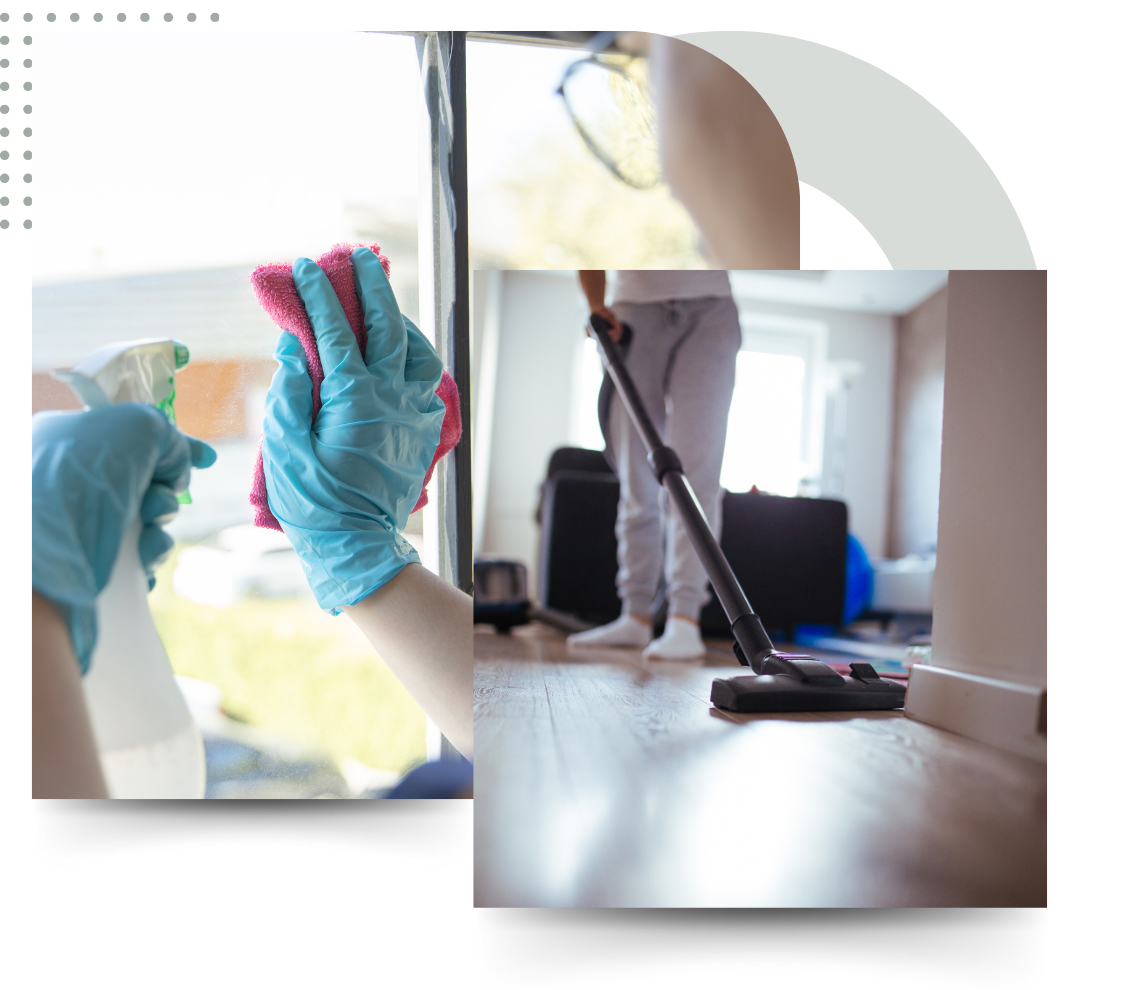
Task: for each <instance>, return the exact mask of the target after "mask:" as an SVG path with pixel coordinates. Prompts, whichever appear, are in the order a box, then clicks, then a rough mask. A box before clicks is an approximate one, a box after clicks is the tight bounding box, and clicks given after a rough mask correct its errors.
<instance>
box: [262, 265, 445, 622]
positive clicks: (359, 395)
mask: <svg viewBox="0 0 1125 990" xmlns="http://www.w3.org/2000/svg"><path fill="white" fill-rule="evenodd" d="M352 266H353V268H354V270H355V284H356V292H357V294H358V296H359V300H360V304H361V305H362V307H363V321H364V324H365V326H366V327H367V355H366V361H365V360H364V358H363V356H361V355H360V353H359V345H358V344H357V343H356V339H355V334H353V333H352V330H351V327H350V326H349V325H348V320H347V317H346V316H345V315H344V311H343V309H342V308H341V306H340V301H339V299H337V298H336V293H335V291H334V290H333V289H332V284H331V283H330V282H329V281H328V276H326V275H325V274H324V272H323V271H321V269H320V268H319V267H318V266H317V265H316V264H315V263H314V262H312V261H310V260H309V259H307V258H298V259H297V261H295V262H294V263H293V281H294V283H295V284H296V286H297V293H298V295H300V297H301V301H302V302H303V303H304V305H305V310H306V312H307V313H308V316H309V322H310V323H311V324H312V328H313V332H314V333H315V334H316V344H317V350H318V351H319V353H320V360H321V363H322V364H323V366H324V382H323V384H322V385H321V387H320V397H321V402H322V403H323V405H322V406H321V409H320V412H319V413H318V414H317V417H316V422H315V423H313V422H312V381H311V379H310V378H309V370H308V360H307V358H306V357H305V352H304V350H303V348H302V347H301V342H300V341H299V340H298V339H297V338H296V337H294V336H293V334H291V333H283V334H282V335H281V340H280V341H279V342H278V345H277V355H276V356H277V360H278V364H279V367H278V369H277V372H276V373H275V374H274V377H273V382H272V383H271V385H270V389H269V393H268V394H267V396H266V422H265V430H264V433H263V438H262V461H263V465H264V468H265V475H266V486H267V488H268V490H269V507H270V511H271V512H272V513H273V514H274V516H275V517H276V518H277V521H278V522H279V523H280V524H281V528H282V529H283V530H284V531H285V534H286V535H287V536H288V537H289V539H290V542H292V544H293V548H294V549H295V550H296V551H297V555H298V557H299V558H300V560H301V565H302V567H303V568H304V571H305V575H306V577H307V578H308V581H309V585H310V587H311V588H312V590H313V594H315V595H316V599H317V601H318V602H319V603H320V607H321V608H324V609H328V610H330V611H332V612H333V613H336V612H338V611H339V610H340V606H342V605H354V604H355V603H356V602H358V601H360V600H361V599H363V598H366V597H367V596H368V595H369V594H371V592H373V591H375V590H376V589H377V588H380V587H382V586H383V585H384V584H386V583H387V581H389V580H390V579H391V578H393V577H394V576H395V575H396V574H397V573H398V572H399V571H400V570H402V568H403V567H405V566H406V565H407V564H409V563H417V562H418V554H417V552H416V551H415V550H414V548H413V547H412V546H411V545H410V544H409V543H408V542H407V541H406V540H405V539H403V537H402V535H401V530H402V528H403V526H405V525H406V520H407V518H408V517H409V515H410V512H411V510H412V509H413V508H414V504H415V502H417V501H418V496H419V494H421V491H422V482H423V479H424V478H425V475H426V469H427V468H428V467H429V466H430V462H431V460H432V459H433V456H434V451H435V450H437V445H438V439H439V437H440V435H441V423H442V419H443V418H444V416H445V406H444V404H443V403H442V401H441V399H440V398H438V396H437V395H436V394H435V389H436V388H437V385H438V382H439V381H440V380H441V373H442V364H441V358H439V357H438V355H437V352H436V351H434V349H433V347H432V346H431V345H430V343H429V341H428V340H426V338H425V337H424V336H422V333H421V331H419V330H418V328H417V327H416V326H414V324H413V323H411V322H410V321H409V320H407V319H405V318H404V317H403V316H402V314H401V313H399V309H398V303H397V302H396V301H395V297H394V293H393V292H392V291H391V285H390V282H389V281H388V280H387V276H386V274H385V273H384V272H383V267H382V265H380V264H379V259H378V258H376V257H375V255H374V254H373V253H372V252H371V251H369V250H368V249H367V248H356V249H355V251H353V252H352Z"/></svg>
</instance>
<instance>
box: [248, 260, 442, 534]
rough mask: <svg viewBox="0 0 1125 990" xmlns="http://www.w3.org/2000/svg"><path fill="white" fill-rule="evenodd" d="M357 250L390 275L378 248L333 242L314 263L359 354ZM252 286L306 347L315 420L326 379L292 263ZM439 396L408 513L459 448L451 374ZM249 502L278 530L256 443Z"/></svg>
mask: <svg viewBox="0 0 1125 990" xmlns="http://www.w3.org/2000/svg"><path fill="white" fill-rule="evenodd" d="M357 247H365V248H370V249H371V251H373V252H374V254H375V256H376V257H377V258H378V259H379V261H380V263H381V264H382V265H383V271H385V272H386V273H387V274H388V275H390V273H391V263H390V261H389V260H388V259H387V257H386V256H385V255H384V254H383V252H382V251H381V250H380V248H379V245H378V244H375V243H369V244H337V245H336V246H335V247H333V248H332V250H330V251H327V252H325V253H324V254H322V255H321V256H320V257H319V258H317V259H316V263H317V264H318V265H319V266H320V267H321V269H322V270H323V271H324V274H325V275H327V276H328V281H329V282H331V283H332V288H333V289H335V290H336V296H337V297H338V298H339V300H340V305H341V306H342V307H343V310H344V314H345V315H346V316H347V318H348V323H349V324H350V326H351V328H352V332H353V333H354V334H355V339H356V341H357V342H358V343H359V352H360V354H364V355H365V354H366V353H367V327H365V326H364V325H363V309H362V307H361V305H360V302H359V296H358V295H357V294H356V290H355V275H354V273H353V271H352V257H351V255H352V251H353V250H355V249H356V248H357ZM250 283H251V284H252V285H253V286H254V294H255V295H256V296H257V297H258V302H259V303H260V304H261V306H262V308H263V309H264V310H265V311H266V312H267V313H268V314H269V315H270V318H271V319H272V320H273V321H274V323H276V324H277V325H278V326H279V327H280V328H281V329H282V330H286V331H288V332H289V333H291V334H293V336H295V337H296V338H297V339H298V340H299V341H300V342H301V346H302V347H304V349H305V356H306V357H307V358H308V361H309V377H310V378H311V379H312V395H313V409H312V415H313V421H314V422H315V421H316V414H317V413H318V412H320V404H321V403H320V384H321V382H323V381H324V368H323V367H322V366H321V363H320V354H319V352H318V351H317V349H316V335H315V334H314V333H313V328H312V324H311V323H310V322H309V318H308V315H307V314H306V313H305V306H304V303H302V302H301V297H300V296H299V295H297V286H296V285H294V283H293V265H292V264H287V265H261V266H260V267H258V268H256V269H255V270H254V273H253V274H252V275H251V276H250ZM437 395H438V397H439V398H440V399H441V401H442V402H443V403H445V418H444V419H443V420H442V423H441V439H440V440H439V441H438V447H437V450H436V451H435V452H434V459H433V460H432V461H431V462H430V467H429V469H428V470H427V471H426V478H425V480H424V481H423V482H422V494H421V495H420V496H419V497H418V501H417V503H415V505H414V509H413V510H412V511H414V512H417V511H418V510H419V509H420V508H422V506H424V505H425V504H426V503H427V502H428V501H429V498H428V496H427V494H426V486H427V485H429V483H430V479H431V478H432V477H433V474H434V467H435V466H436V464H437V462H438V461H440V460H441V459H442V458H443V457H444V456H445V455H446V454H447V453H449V451H450V450H452V449H453V448H454V447H456V446H457V444H458V443H459V442H460V440H461V400H460V396H459V395H458V394H457V385H456V384H455V383H454V381H453V379H452V378H451V377H450V375H449V372H447V371H443V372H442V373H441V382H440V384H439V385H438V387H437ZM250 504H251V505H252V506H254V525H255V526H260V527H262V528H263V529H276V530H278V531H280V530H281V524H280V523H279V522H278V521H277V519H275V518H274V515H273V513H272V512H271V511H270V506H269V498H268V492H267V491H266V474H265V468H264V466H263V464H262V443H261V441H260V440H259V441H258V460H257V463H256V464H255V466H254V480H253V484H252V486H251V489H250Z"/></svg>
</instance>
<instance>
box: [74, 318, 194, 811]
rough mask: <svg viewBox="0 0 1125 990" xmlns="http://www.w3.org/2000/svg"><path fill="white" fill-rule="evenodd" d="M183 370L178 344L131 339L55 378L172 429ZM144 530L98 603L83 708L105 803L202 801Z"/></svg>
mask: <svg viewBox="0 0 1125 990" xmlns="http://www.w3.org/2000/svg"><path fill="white" fill-rule="evenodd" d="M187 363H188V349H187V348H186V347H185V346H184V345H183V344H180V343H178V342H176V341H174V340H166V339H164V340H162V339H158V338H153V339H147V340H133V341H129V342H127V343H121V344H110V345H109V346H108V347H103V348H101V349H100V350H98V351H95V352H94V353H93V354H91V355H90V356H89V357H88V358H86V359H85V360H84V361H82V362H81V363H80V364H78V365H75V367H73V368H71V369H70V370H69V371H56V372H55V377H57V378H60V379H62V380H63V381H65V382H67V383H68V384H69V385H70V386H71V388H73V389H74V391H75V392H76V393H77V394H78V397H79V398H80V399H81V400H82V402H83V403H84V404H85V406H86V407H87V408H88V409H94V408H98V407H100V406H105V405H110V404H114V403H119V402H143V403H146V404H148V405H151V406H156V407H157V408H158V409H160V410H161V411H162V412H164V414H165V415H167V416H168V418H169V419H170V420H171V421H172V422H175V416H174V413H173V408H172V403H173V400H174V399H175V395H176V389H175V374H176V371H177V370H178V369H179V368H182V367H183V366H184V365H186V364H187ZM180 501H181V502H190V501H191V498H190V496H188V495H186V494H185V495H181V496H180ZM140 532H141V520H140V517H139V516H138V517H137V518H135V519H132V520H129V521H128V522H127V524H126V527H125V533H124V536H122V538H121V545H120V546H119V548H118V551H117V560H116V562H115V563H114V565H113V572H112V573H111V575H110V578H109V584H108V585H106V587H105V589H104V590H103V591H102V593H101V594H100V595H99V596H98V601H97V610H98V639H97V643H96V645H95V646H94V653H93V656H92V657H91V658H90V667H89V671H88V672H87V674H86V676H85V677H84V678H83V679H82V686H83V688H84V690H85V694H86V706H87V708H88V709H89V711H90V719H91V721H92V722H93V726H94V738H95V740H96V741H97V744H98V753H99V756H100V757H101V764H102V772H103V774H104V775H105V779H106V784H107V786H108V788H109V793H110V796H111V797H115V798H201V797H203V792H204V788H205V785H206V764H205V761H204V756H203V740H202V738H201V736H200V734H199V729H198V728H197V727H196V725H195V722H194V721H193V720H192V717H191V712H190V711H189V710H188V706H187V703H186V702H185V701H184V696H183V694H182V693H181V692H180V689H179V687H178V686H177V685H176V681H175V677H174V675H173V673H172V666H171V664H170V663H169V662H168V654H167V653H165V652H164V645H163V644H162V643H161V642H160V636H159V634H158V633H157V631H156V625H155V624H154V623H153V621H152V613H151V612H150V611H149V607H148V579H147V578H146V576H145V571H144V567H143V566H142V564H141V558H140V552H139V549H138V540H139V539H140Z"/></svg>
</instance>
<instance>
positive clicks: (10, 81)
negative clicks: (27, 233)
mask: <svg viewBox="0 0 1125 990" xmlns="http://www.w3.org/2000/svg"><path fill="white" fill-rule="evenodd" d="M22 16H23V20H24V22H25V23H30V22H31V21H33V20H34V19H35V15H34V14H23V15H22ZM59 16H60V15H58V14H54V13H50V14H47V21H48V23H51V24H53V23H54V22H55V21H56V20H58V18H59ZM209 16H210V19H211V21H212V23H216V22H218V20H219V15H218V14H211V15H209ZM69 17H70V21H71V23H73V24H77V23H78V22H80V21H81V20H82V16H81V15H80V14H77V13H72V14H70V15H69ZM163 18H164V21H165V23H171V22H172V21H174V20H175V15H173V14H171V13H166V14H164V15H163ZM11 19H12V15H11V14H8V13H6V12H3V11H0V53H2V54H3V55H5V56H6V55H7V54H8V53H9V51H10V49H9V47H8V46H9V45H14V44H18V43H19V41H21V40H22V42H23V44H25V45H28V46H30V45H31V44H32V41H33V38H32V36H31V35H30V34H27V35H24V36H23V38H22V39H20V38H11V37H9V36H8V35H7V34H5V33H2V32H3V30H4V29H3V27H2V26H3V25H5V24H7V23H8V22H9V21H10V20H11ZM116 19H117V23H118V24H124V23H125V22H127V21H128V19H129V18H128V15H127V14H123V13H119V14H117V15H116ZM151 19H152V17H151V15H149V14H147V13H143V14H141V15H140V20H141V22H142V23H148V22H149V21H150V20H151ZM185 19H186V20H187V21H188V22H189V23H194V22H195V21H196V20H197V19H198V15H196V14H194V13H189V14H187V15H186V18H185ZM93 20H94V22H95V23H101V22H102V21H103V20H105V15H103V14H100V13H95V14H94V15H93ZM16 61H17V62H19V59H17V60H16ZM22 64H23V68H24V69H25V70H29V69H31V68H32V64H33V63H32V60H31V59H30V58H25V59H23V62H22ZM12 68H13V66H12V63H11V60H10V59H8V58H7V57H2V58H0V122H2V125H3V126H0V169H3V168H4V163H6V162H7V161H8V160H9V159H10V158H12V156H13V154H20V155H22V156H23V160H24V161H28V162H29V161H31V160H32V158H33V157H34V152H33V150H32V148H31V140H30V139H31V138H32V136H33V131H32V129H31V128H30V127H24V128H23V130H22V135H23V138H24V141H23V143H22V146H21V147H19V148H16V149H15V150H14V151H13V150H12V149H11V148H10V147H9V144H8V139H9V138H12V137H13V135H12V131H11V129H10V128H9V127H8V126H7V124H8V122H9V119H10V118H9V114H15V113H17V112H18V110H19V109H20V108H17V107H12V106H9V105H8V103H7V102H3V101H5V99H6V94H7V93H8V92H9V91H11V90H12V89H17V90H18V89H19V88H22V90H23V92H25V93H30V92H31V91H32V81H31V79H30V78H27V73H26V72H25V74H24V78H22V79H16V78H15V74H14V72H13V73H12V74H9V71H8V70H10V69H12ZM33 109H34V108H33V106H32V104H30V103H25V104H24V105H23V107H22V110H23V113H24V114H26V115H28V116H30V115H31V113H32V110H33ZM17 119H18V118H17ZM16 130H17V131H19V128H18V127H17V128H16ZM20 178H22V180H23V182H24V183H25V184H26V185H31V183H32V180H33V175H32V173H31V172H25V173H24V174H23V176H14V175H9V174H8V173H7V172H4V171H0V187H3V190H4V192H5V193H6V192H7V190H8V188H9V183H15V182H17V181H18V180H19V179H20ZM17 198H18V197H17ZM21 202H22V204H23V206H24V207H25V211H24V212H26V208H28V207H30V206H31V204H32V198H31V196H24V197H23V199H22V200H21ZM11 205H12V200H11V199H10V198H9V197H8V196H7V195H0V230H7V229H8V228H9V227H11V226H12V224H13V222H14V223H17V224H18V223H21V221H20V220H19V219H16V220H15V221H13V220H11V219H10V218H9V215H8V207H9V206H11ZM22 226H23V228H24V229H25V230H31V227H32V223H31V218H30V217H26V216H25V218H24V219H23V221H22Z"/></svg>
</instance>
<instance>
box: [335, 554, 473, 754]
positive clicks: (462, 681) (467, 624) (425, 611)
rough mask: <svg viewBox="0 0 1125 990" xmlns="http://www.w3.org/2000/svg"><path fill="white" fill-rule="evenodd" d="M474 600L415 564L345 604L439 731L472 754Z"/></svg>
mask: <svg viewBox="0 0 1125 990" xmlns="http://www.w3.org/2000/svg"><path fill="white" fill-rule="evenodd" d="M472 610H473V603H472V599H471V598H470V597H469V596H468V595H465V594H462V593H461V592H460V591H458V590H457V589H456V588H454V587H453V586H452V585H450V584H448V583H447V582H445V581H443V580H441V578H439V577H436V576H435V575H434V574H432V573H430V572H429V571H428V570H426V569H425V568H424V567H422V566H421V565H420V564H407V565H406V567H404V568H403V569H402V570H401V571H399V572H398V574H396V575H395V576H394V577H393V578H392V579H391V580H390V581H388V582H387V583H386V584H385V585H383V587H382V588H380V589H379V590H378V591H375V592H372V593H371V594H370V595H368V596H367V597H366V598H365V599H363V601H361V602H358V603H357V604H355V605H352V606H349V607H347V608H345V609H344V612H345V613H346V614H347V615H348V616H349V617H350V618H351V620H352V621H353V622H354V623H355V624H356V625H357V626H358V627H359V629H360V631H361V632H362V633H363V634H364V635H365V636H366V637H367V639H368V641H369V642H370V643H371V645H372V646H373V647H374V648H375V651H376V652H377V653H378V654H379V656H380V657H381V658H382V659H383V662H384V663H386V665H387V666H388V667H390V669H391V671H392V673H394V675H395V677H397V678H398V679H399V681H401V682H402V685H403V687H405V688H406V690H407V691H409V692H410V695H411V697H413V698H414V700H415V701H417V702H418V704H419V705H420V706H421V707H422V709H423V711H425V713H426V714H427V715H428V716H429V717H430V718H431V719H432V720H433V721H434V723H435V724H436V725H437V727H438V728H439V729H441V731H442V733H443V734H444V735H445V737H446V738H447V739H448V740H449V741H450V742H451V743H453V745H454V746H456V747H457V750H458V751H459V752H460V753H462V754H463V755H464V756H466V757H468V758H470V759H471V758H472V755H473V617H472Z"/></svg>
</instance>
